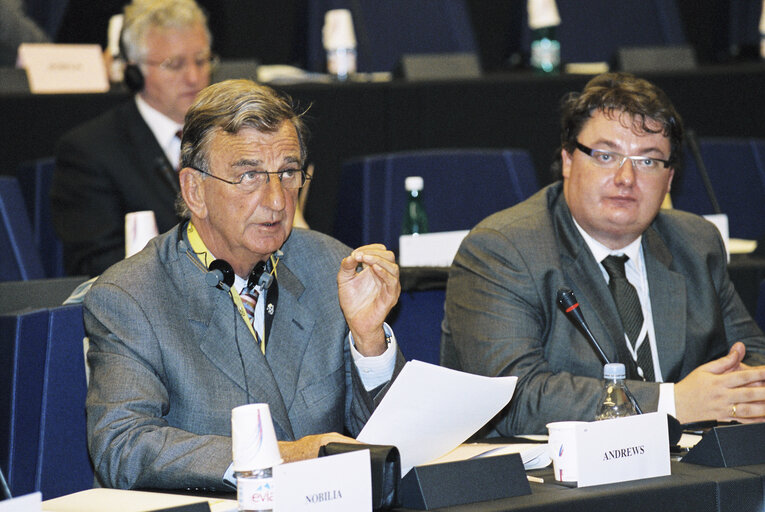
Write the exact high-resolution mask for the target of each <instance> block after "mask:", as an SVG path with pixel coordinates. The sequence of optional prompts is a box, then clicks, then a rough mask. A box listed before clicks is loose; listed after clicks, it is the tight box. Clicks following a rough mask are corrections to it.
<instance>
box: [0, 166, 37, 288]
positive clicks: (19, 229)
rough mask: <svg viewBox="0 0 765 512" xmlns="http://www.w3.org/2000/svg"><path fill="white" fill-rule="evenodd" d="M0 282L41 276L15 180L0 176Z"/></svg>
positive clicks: (30, 232) (19, 190) (22, 201)
mask: <svg viewBox="0 0 765 512" xmlns="http://www.w3.org/2000/svg"><path fill="white" fill-rule="evenodd" d="M0 262H2V264H1V265H0V281H26V280H29V279H42V278H43V277H45V272H44V271H43V267H42V263H40V255H39V253H38V252H37V247H35V244H34V240H33V238H32V227H31V226H30V224H29V218H28V217H27V210H26V207H25V206H24V199H23V198H22V195H21V189H20V187H19V182H18V181H17V180H16V178H13V177H9V176H0Z"/></svg>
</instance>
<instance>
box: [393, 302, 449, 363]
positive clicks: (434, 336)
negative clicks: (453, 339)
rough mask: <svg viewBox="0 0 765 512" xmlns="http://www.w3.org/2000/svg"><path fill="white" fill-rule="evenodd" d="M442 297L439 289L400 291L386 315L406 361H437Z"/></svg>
mask: <svg viewBox="0 0 765 512" xmlns="http://www.w3.org/2000/svg"><path fill="white" fill-rule="evenodd" d="M445 298H446V290H445V289H443V288H440V289H433V290H411V291H406V292H401V295H400V296H399V299H398V304H397V305H396V307H394V308H393V310H392V311H391V312H390V315H389V316H388V323H389V324H390V326H391V328H392V329H393V331H394V332H395V333H396V342H397V343H398V346H399V348H400V349H401V352H402V353H403V354H404V357H405V358H406V359H407V361H411V360H412V359H417V360H418V361H424V362H426V363H432V364H440V353H441V322H442V321H443V319H444V300H445Z"/></svg>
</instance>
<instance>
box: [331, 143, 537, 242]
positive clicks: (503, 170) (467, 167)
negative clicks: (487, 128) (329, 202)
mask: <svg viewBox="0 0 765 512" xmlns="http://www.w3.org/2000/svg"><path fill="white" fill-rule="evenodd" d="M407 176H422V177H423V179H424V181H425V188H424V190H423V196H422V197H423V202H424V205H425V210H426V212H427V214H428V221H429V229H430V231H431V232H437V231H455V230H463V229H470V228H472V227H473V226H475V225H476V224H477V223H478V222H479V221H481V220H482V219H483V218H485V217H487V216H488V215H490V214H492V213H494V212H497V211H499V210H502V209H504V208H507V207H510V206H512V205H514V204H516V203H518V202H520V201H523V200H524V199H526V198H527V197H529V196H531V195H532V194H533V193H534V192H536V191H537V190H538V189H539V185H538V183H537V178H536V172H535V170H534V165H533V163H532V161H531V157H530V156H529V154H528V152H526V151H524V150H518V149H504V150H502V149H496V150H488V149H487V150H483V149H445V150H428V151H413V152H402V153H389V154H383V155H373V156H367V157H364V158H360V159H357V160H351V161H349V162H346V163H345V164H344V165H343V168H342V171H341V179H340V190H339V191H338V205H337V218H336V220H335V224H334V225H335V230H334V235H335V237H336V238H338V239H339V240H341V241H343V242H345V243H346V244H348V245H350V246H351V247H358V246H360V245H363V244H367V243H373V242H380V243H384V244H385V245H386V246H387V247H388V248H390V249H392V250H394V251H398V237H399V235H400V233H401V220H402V216H403V213H404V210H405V208H406V200H407V196H406V191H405V190H404V180H405V179H406V177H407Z"/></svg>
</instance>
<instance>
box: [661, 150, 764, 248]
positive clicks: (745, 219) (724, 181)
mask: <svg viewBox="0 0 765 512" xmlns="http://www.w3.org/2000/svg"><path fill="white" fill-rule="evenodd" d="M699 151H700V154H701V159H702V161H703V163H704V166H705V167H706V169H707V173H708V175H709V181H710V183H711V185H712V189H713V190H714V194H715V197H716V198H717V202H718V203H719V205H720V209H721V210H722V213H725V214H727V215H728V227H729V232H730V236H731V237H733V238H745V239H750V240H759V239H761V238H762V237H763V236H765V223H763V222H762V219H763V218H765V200H764V199H765V140H763V139H734V138H713V137H710V138H701V139H699ZM671 195H672V204H673V205H674V207H675V208H677V209H680V210H686V211H690V212H693V213H697V214H699V215H704V214H708V213H714V211H713V210H712V205H711V201H710V199H709V196H708V195H707V193H706V190H705V188H704V186H703V184H702V178H701V174H700V173H699V169H698V166H697V165H696V161H695V160H694V158H693V156H692V155H691V154H690V152H689V151H686V154H685V164H684V167H683V169H682V171H681V172H680V175H679V176H678V177H677V178H676V180H675V182H674V183H673V184H672V192H671Z"/></svg>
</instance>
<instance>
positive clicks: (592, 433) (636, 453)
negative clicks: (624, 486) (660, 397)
mask: <svg viewBox="0 0 765 512" xmlns="http://www.w3.org/2000/svg"><path fill="white" fill-rule="evenodd" d="M576 437H577V443H576V444H577V459H578V461H577V463H578V468H579V482H578V485H579V487H588V486H591V485H600V484H609V483H613V482H624V481H627V480H637V479H639V478H652V477H656V476H665V475H669V474H670V472H671V470H670V464H669V433H668V431H667V415H666V414H662V413H655V412H654V413H649V414H641V415H638V416H628V417H626V418H616V419H613V420H604V421H593V422H590V423H585V424H582V425H579V426H578V427H577V436H576Z"/></svg>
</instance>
